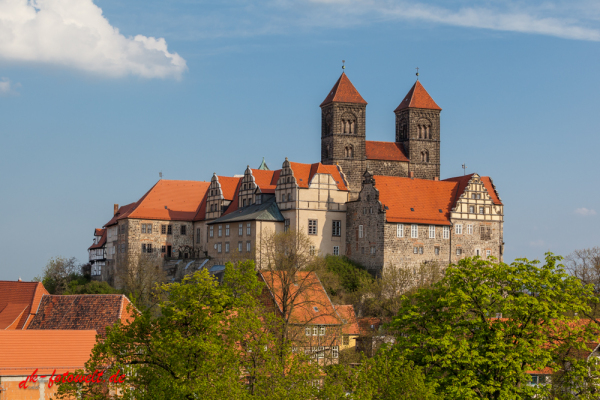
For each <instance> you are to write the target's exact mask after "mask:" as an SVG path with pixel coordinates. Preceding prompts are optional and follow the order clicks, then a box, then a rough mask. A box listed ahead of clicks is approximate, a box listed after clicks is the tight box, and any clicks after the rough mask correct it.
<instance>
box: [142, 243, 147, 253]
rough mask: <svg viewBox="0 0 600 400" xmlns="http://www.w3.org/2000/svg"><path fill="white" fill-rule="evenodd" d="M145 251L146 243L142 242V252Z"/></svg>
mask: <svg viewBox="0 0 600 400" xmlns="http://www.w3.org/2000/svg"><path fill="white" fill-rule="evenodd" d="M145 252H146V243H142V253H145Z"/></svg>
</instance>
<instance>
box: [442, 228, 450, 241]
mask: <svg viewBox="0 0 600 400" xmlns="http://www.w3.org/2000/svg"><path fill="white" fill-rule="evenodd" d="M443 236H444V239H450V227H449V226H445V227H444V230H443Z"/></svg>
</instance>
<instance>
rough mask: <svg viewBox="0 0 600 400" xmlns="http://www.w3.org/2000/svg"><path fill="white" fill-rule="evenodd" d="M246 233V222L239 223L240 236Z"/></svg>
mask: <svg viewBox="0 0 600 400" xmlns="http://www.w3.org/2000/svg"><path fill="white" fill-rule="evenodd" d="M243 235H244V224H239V225H238V236H243Z"/></svg>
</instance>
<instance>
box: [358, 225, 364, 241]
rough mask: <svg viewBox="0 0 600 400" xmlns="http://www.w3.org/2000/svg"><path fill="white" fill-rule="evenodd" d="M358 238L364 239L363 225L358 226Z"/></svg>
mask: <svg viewBox="0 0 600 400" xmlns="http://www.w3.org/2000/svg"><path fill="white" fill-rule="evenodd" d="M358 238H359V239H362V238H363V226H362V225H359V226H358Z"/></svg>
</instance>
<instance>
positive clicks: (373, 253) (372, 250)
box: [371, 246, 375, 255]
mask: <svg viewBox="0 0 600 400" xmlns="http://www.w3.org/2000/svg"><path fill="white" fill-rule="evenodd" d="M371 254H372V255H375V246H371Z"/></svg>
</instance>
